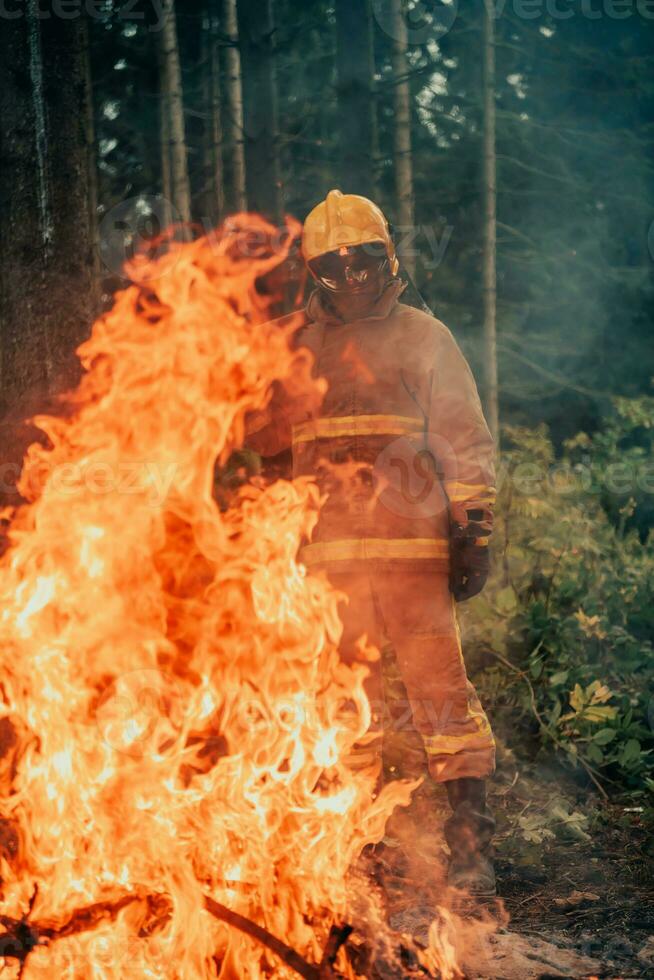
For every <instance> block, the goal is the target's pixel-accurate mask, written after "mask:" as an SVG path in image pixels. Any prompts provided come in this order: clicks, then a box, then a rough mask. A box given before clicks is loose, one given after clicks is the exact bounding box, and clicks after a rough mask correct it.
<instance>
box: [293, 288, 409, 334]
mask: <svg viewBox="0 0 654 980" xmlns="http://www.w3.org/2000/svg"><path fill="white" fill-rule="evenodd" d="M406 287H407V284H406V283H405V282H402V280H401V279H392V280H391V281H390V282H389V283H388V285H387V286H386V287H385V289H384V291H383V293H382V294H381V296H380V297H379V299H378V300H377V302H376V303H375V305H374V306H373V307H372V308H371V309H370V310H369V311H368V312H367V313H366V315H365V316H361V317H357V318H356V320H352V321H351V322H352V323H355V322H356V323H361V322H365V321H367V320H385V319H386V317H387V316H389V314H390V313H391V312H392V311H393V309H394V308H395V307H396V306H397V303H398V301H399V298H400V296H401V295H402V293H403V292H404V290H405V289H406ZM307 315H308V317H309V319H310V320H314V321H315V322H317V323H323V324H326V325H327V324H332V325H337V324H341V323H345V322H350V321H345V320H342V319H341V317H340V316H339V315H338V313H336V312H335V311H334V310H332V309H330V307H329V306H327V305H326V304H325V301H324V297H323V294H322V292H321V291H320V290H319V289H316V290H315V291H314V292H313V293H312V294H311V296H310V297H309V302H308V303H307Z"/></svg>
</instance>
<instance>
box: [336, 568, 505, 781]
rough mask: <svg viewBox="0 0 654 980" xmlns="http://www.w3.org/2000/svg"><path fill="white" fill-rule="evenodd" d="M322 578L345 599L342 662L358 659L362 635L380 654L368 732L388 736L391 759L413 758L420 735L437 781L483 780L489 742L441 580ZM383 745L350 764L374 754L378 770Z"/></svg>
mask: <svg viewBox="0 0 654 980" xmlns="http://www.w3.org/2000/svg"><path fill="white" fill-rule="evenodd" d="M328 577H329V580H330V582H331V583H332V585H333V586H334V587H335V588H336V589H338V590H339V592H342V593H344V594H345V596H347V600H346V601H343V602H342V603H341V604H340V606H339V612H340V615H341V619H342V622H343V636H342V639H341V644H340V649H341V655H342V657H343V659H344V660H345V661H346V662H347V663H354V662H358V661H359V660H361V659H362V657H363V655H362V652H361V647H360V644H359V643H358V641H359V640H360V637H361V636H362V635H363V634H365V635H366V636H367V639H368V641H369V642H370V643H371V644H373V645H374V646H376V647H377V648H378V649H379V650H380V651H382V656H380V658H379V659H378V660H376V661H374V662H373V663H372V664H369V669H370V676H369V678H368V680H367V682H366V690H367V694H368V697H369V699H370V703H371V708H372V726H371V728H372V730H374V731H378V732H379V733H380V734H381V735H383V733H386V737H387V738H388V737H389V736H390V741H391V742H392V743H393V745H394V747H395V753H396V754H397V751H398V747H399V749H400V754H401V753H402V752H406V753H408V754H411V753H413V755H414V757H415V744H414V743H415V732H418V733H419V736H420V740H421V741H422V745H423V747H424V755H425V756H426V760H427V766H428V769H429V773H430V774H431V776H432V778H433V779H434V780H435V781H436V782H445V781H447V780H450V779H461V778H470V777H473V778H478V779H480V778H481V779H483V778H485V777H486V776H489V775H490V774H491V773H492V772H493V770H494V768H495V742H494V739H493V734H492V732H491V728H490V724H489V722H488V719H487V717H486V714H485V713H484V710H483V708H482V706H481V704H480V702H479V699H478V697H477V694H476V693H475V690H474V688H473V686H472V684H471V683H470V681H469V680H468V677H467V674H466V668H465V664H464V661H463V655H462V651H461V638H460V632H459V627H458V622H457V617H456V608H455V604H454V600H453V599H452V596H451V594H450V591H449V585H448V578H447V575H446V574H444V573H441V572H438V573H434V572H427V571H414V570H406V569H404V568H402V569H401V570H400V569H399V568H397V569H392V568H391V569H384V570H380V569H377V568H368V569H366V570H363V571H356V572H354V571H347V572H346V571H337V572H334V571H330V572H329V576H328ZM365 662H366V663H368V661H365ZM398 674H399V678H401V682H398V681H399V678H397V675H398ZM394 675H395V677H394ZM412 740H413V744H412ZM382 746H383V740H382V738H380V739H374V740H373V741H371V743H370V745H369V746H367V747H366V748H362V750H361V755H360V759H359V761H358V763H356V764H360V765H366V767H367V765H369V764H370V763H371V762H373V761H374V758H373V757H374V756H375V755H376V756H377V758H378V760H379V763H380V764H381V760H382V751H383V748H382ZM391 768H396V767H393V766H391Z"/></svg>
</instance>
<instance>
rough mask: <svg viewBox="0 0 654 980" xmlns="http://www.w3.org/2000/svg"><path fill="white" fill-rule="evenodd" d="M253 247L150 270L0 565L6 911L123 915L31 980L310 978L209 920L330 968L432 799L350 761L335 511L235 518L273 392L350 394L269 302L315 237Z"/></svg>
mask: <svg viewBox="0 0 654 980" xmlns="http://www.w3.org/2000/svg"><path fill="white" fill-rule="evenodd" d="M253 223H254V226H255V228H258V229H259V230H263V231H264V232H272V231H274V229H270V227H269V226H268V225H266V224H265V222H263V221H262V219H256V218H254V217H253V216H248V217H247V221H245V222H244V220H243V221H241V224H239V220H235V221H233V222H232V223H231V224H230V225H226V226H224V227H223V228H222V229H221V230H220V232H219V233H213V235H212V236H211V238H206V237H205V238H201V239H199V240H197V241H194V242H189V243H175V242H171V244H170V248H169V250H168V252H167V253H166V254H164V255H160V256H158V257H156V258H154V259H148V258H146V257H144V256H139V257H137V259H136V260H135V261H134V262H133V263H132V265H131V268H130V270H129V271H130V275H131V277H132V280H133V285H131V286H130V287H129V288H127V289H126V290H125V291H123V292H121V293H120V294H118V296H117V297H116V300H115V305H114V307H113V309H112V310H111V311H110V312H109V313H108V314H107V315H105V316H104V317H102V318H101V319H100V320H99V321H98V322H96V324H95V325H94V328H93V332H92V336H91V338H90V339H89V340H88V341H87V342H86V343H84V344H83V345H82V346H81V348H80V350H79V356H80V358H81V361H82V364H83V366H84V368H85V375H84V377H83V380H82V382H81V384H80V386H79V388H78V390H77V391H76V392H75V393H74V394H73V395H72V396H71V397H70V399H69V405H68V412H67V416H66V417H62V418H54V417H42V418H39V419H38V420H37V422H38V425H39V427H40V428H41V429H42V430H43V432H45V433H46V434H47V436H48V438H49V446H48V447H47V448H44V447H43V446H40V445H33V446H32V447H31V448H30V450H29V452H28V454H27V457H26V461H25V466H24V471H23V476H22V482H21V491H22V493H23V494H24V495H25V496H26V498H27V499H28V501H29V502H28V504H26V505H25V506H22V507H21V508H19V509H17V510H15V511H13V512H12V513H11V515H10V516H11V527H10V547H9V550H8V551H7V552H6V554H5V555H4V556H3V558H2V560H1V561H0V597H1V603H0V658H1V663H2V685H1V686H0V794H1V795H0V801H1V802H0V822H1V827H0V831H1V832H0V874H1V889H2V898H3V911H4V913H5V914H6V916H11V917H13V918H14V919H20V918H21V916H23V915H24V914H25V913H26V912H27V909H28V906H29V902H30V898H31V896H32V895H33V892H34V886H35V885H38V896H37V898H36V902H35V907H34V910H33V918H35V919H38V921H39V922H49V923H51V924H54V925H56V924H61V923H64V922H67V921H68V920H70V918H71V916H72V915H73V914H74V913H75V910H76V909H80V908H83V907H85V906H89V905H92V904H96V903H104V902H106V903H108V904H111V903H117V904H115V907H114V911H113V912H112V913H111V914H104V915H101V914H98V916H97V918H98V921H97V923H94V928H92V929H88V930H87V931H85V932H79V933H71V934H70V935H68V934H66V935H65V937H64V938H60V939H58V940H57V942H56V943H54V942H53V943H52V944H51V945H50V946H49V947H47V948H37V949H36V950H35V951H34V952H33V953H31V954H30V957H29V962H28V964H27V967H26V971H25V976H26V977H27V978H28V980H29V978H33V977H46V976H47V977H49V978H52V977H55V976H56V977H58V978H71V980H72V978H84V980H95V978H102V980H119V978H120V980H125V978H139V980H140V978H143V977H152V978H173V977H174V978H184V980H186V978H192V980H196V978H210V977H217V976H219V977H221V978H236V977H250V978H257V977H264V976H270V975H274V976H277V977H286V976H292V975H294V974H293V973H292V971H290V970H289V969H288V968H286V967H284V966H281V965H280V963H279V961H277V960H276V959H275V957H274V956H273V955H272V954H271V953H269V952H267V951H265V950H264V949H263V947H262V946H260V945H259V944H258V943H257V942H255V941H254V940H253V939H250V938H249V937H247V936H245V935H243V934H242V933H240V932H238V931H236V930H234V929H232V928H230V927H228V926H227V925H225V924H223V923H220V922H218V921H216V920H215V919H214V918H212V917H211V916H210V915H209V914H208V913H207V912H206V911H204V910H203V902H204V896H205V895H208V896H211V897H212V898H214V899H215V900H216V901H218V902H221V903H224V904H225V905H227V906H229V907H230V908H231V909H233V910H234V911H236V912H239V913H241V914H242V915H244V916H247V917H248V918H250V919H251V920H253V921H255V922H257V923H259V924H260V925H263V926H265V928H267V929H268V930H269V931H270V932H271V933H273V934H274V935H275V936H277V937H280V938H282V939H283V940H284V941H285V942H287V943H289V944H291V945H292V946H293V947H294V948H295V949H297V950H298V952H300V953H301V954H302V955H304V956H305V957H307V959H309V960H310V961H312V962H317V961H318V960H319V959H320V955H321V950H322V948H323V945H324V942H325V939H326V937H327V934H328V932H329V929H330V926H331V925H332V923H334V922H335V921H336V922H338V921H344V920H346V919H347V916H348V910H349V908H350V895H349V894H348V876H347V872H348V868H349V867H350V865H351V864H352V862H353V860H354V859H355V858H356V856H357V855H358V854H359V853H360V851H361V849H362V848H363V847H364V846H365V845H366V844H367V843H369V842H372V841H375V840H378V839H380V838H381V836H382V834H383V828H384V823H385V821H386V819H387V817H388V816H389V814H390V812H391V810H392V809H393V807H394V806H395V805H397V804H398V803H406V802H407V800H408V795H409V794H408V790H407V788H406V787H405V786H403V785H400V784H394V785H391V786H388V787H386V788H385V789H384V790H383V791H382V793H381V794H379V795H378V796H377V797H376V799H374V801H373V795H372V793H373V788H374V787H373V785H372V778H371V777H370V776H369V775H366V774H365V773H360V772H358V773H353V772H352V771H351V770H350V769H349V768H348V767H347V765H346V763H345V761H344V760H345V759H346V758H347V756H348V754H349V753H350V752H351V750H352V747H353V745H354V743H355V742H356V741H357V740H358V739H359V738H361V737H362V736H363V735H364V733H365V732H366V730H367V729H368V726H369V721H370V709H369V704H368V702H367V699H366V696H365V694H364V689H363V682H364V671H363V669H361V668H359V669H357V668H352V667H347V666H345V665H344V664H343V663H342V662H341V661H340V659H339V656H338V652H337V646H338V640H339V635H340V630H341V626H340V622H339V619H338V615H337V595H336V594H335V593H334V592H333V591H332V590H331V589H330V588H329V587H328V585H327V584H326V582H324V581H323V580H320V579H317V578H314V577H311V576H309V575H308V574H307V572H306V570H305V568H304V567H303V566H302V565H300V564H298V563H297V562H296V553H297V550H298V546H299V543H300V541H301V539H302V537H303V535H306V534H308V533H310V531H311V529H312V527H313V525H314V523H315V520H316V515H317V507H318V494H317V490H316V487H315V486H314V485H313V484H312V483H311V482H309V481H306V480H303V481H295V482H292V483H291V482H285V481H278V482H277V483H274V484H272V485H270V486H267V487H255V486H247V487H245V488H243V489H242V490H241V491H240V493H239V495H238V499H237V501H236V502H235V506H233V507H231V508H230V509H228V510H224V511H221V510H220V509H219V508H218V507H217V505H216V503H215V501H214V499H213V497H212V477H213V469H214V463H215V461H216V459H218V460H219V461H220V462H223V463H224V462H225V461H226V460H227V459H228V457H229V455H230V453H231V452H232V450H233V449H234V448H236V447H239V446H241V445H242V443H243V439H244V426H245V418H246V415H247V413H248V412H254V411H261V410H262V409H264V408H265V406H266V404H267V401H268V399H269V392H270V385H271V382H272V380H273V379H278V380H279V381H280V382H281V383H282V384H284V385H285V386H286V387H287V388H288V389H289V390H303V391H306V392H309V393H312V395H313V396H315V398H316V400H317V401H319V399H320V397H321V394H322V388H321V386H320V385H319V384H317V383H316V382H315V381H313V380H312V379H311V363H310V360H309V357H308V355H307V354H306V352H299V353H298V352H295V353H293V352H291V351H290V349H289V346H288V335H289V330H290V329H292V326H293V325H292V324H291V325H288V326H285V327H284V328H280V327H279V326H276V325H275V324H271V323H267V322H265V321H266V317H267V312H268V308H269V303H270V299H265V298H262V296H261V295H260V294H259V292H258V291H257V288H256V282H257V280H258V279H260V278H261V277H262V276H265V275H266V274H267V273H268V272H269V271H270V270H272V269H274V268H275V267H276V266H277V265H279V263H280V262H282V261H283V260H284V258H285V257H286V255H287V254H288V250H289V248H290V247H291V243H292V242H293V240H294V238H295V237H296V236H297V231H298V229H297V226H296V225H295V224H294V223H292V222H289V223H288V234H287V235H286V237H285V239H284V241H283V244H282V246H281V248H280V249H278V250H277V251H276V252H275V253H274V254H264V255H260V254H258V255H256V256H254V257H252V255H250V256H246V257H244V256H243V255H242V254H241V252H240V250H239V247H238V246H239V236H240V235H242V233H243V226H244V224H246V225H248V226H250V227H251V226H252V224H253ZM3 828H11V833H13V834H14V838H12V839H14V845H15V846H13V848H10V847H7V846H5V839H6V838H7V839H8V837H9V836H11V835H10V832H9V829H6V830H5V829H3ZM126 896H127V897H131V898H133V899H134V901H133V902H131V903H129V902H127V903H125V902H122V900H123V899H124V898H125V897H126ZM121 902H122V904H121ZM435 955H436V954H435V953H434V955H433V956H432V960H430V965H433V964H434V963H435V960H434V956H435ZM450 955H451V954H450V953H448V956H450ZM442 960H443V957H439V961H438V965H439V966H440V967H441V968H443V962H442ZM432 961H433V962H432ZM338 964H339V969H340V970H342V973H343V976H348V977H352V978H353V977H354V972H353V971H352V969H351V967H349V966H348V964H347V961H346V956H345V953H344V951H341V954H340V958H339V960H338ZM6 970H7V976H16V975H17V971H18V963H17V962H15V961H14V960H12V959H10V958H8V959H7V961H6ZM12 971H15V972H12ZM453 975H455V974H454V968H452V971H451V972H450V973H446V972H443V976H453Z"/></svg>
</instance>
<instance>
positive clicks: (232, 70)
mask: <svg viewBox="0 0 654 980" xmlns="http://www.w3.org/2000/svg"><path fill="white" fill-rule="evenodd" d="M220 21H221V30H222V33H223V34H225V35H227V36H228V37H229V43H228V44H227V45H226V47H225V56H224V61H225V95H226V99H225V102H226V104H225V110H226V111H225V121H224V122H225V134H224V135H225V154H224V157H223V159H224V160H225V162H226V164H227V167H226V169H227V177H228V181H227V189H228V193H227V194H226V207H227V208H228V209H229V210H230V211H246V210H247V192H246V184H245V146H244V136H243V83H242V79H241V55H240V52H239V48H238V17H237V11H236V0H222V15H221V18H220Z"/></svg>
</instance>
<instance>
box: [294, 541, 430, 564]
mask: <svg viewBox="0 0 654 980" xmlns="http://www.w3.org/2000/svg"><path fill="white" fill-rule="evenodd" d="M448 556H449V543H448V542H447V541H446V540H445V539H444V538H346V539H344V540H342V541H316V542H315V543H314V544H307V545H305V546H304V548H302V550H301V552H300V560H301V561H303V562H304V563H305V564H307V565H309V564H312V563H314V562H323V561H365V560H366V559H367V558H373V559H374V558H443V559H447V558H448Z"/></svg>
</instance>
